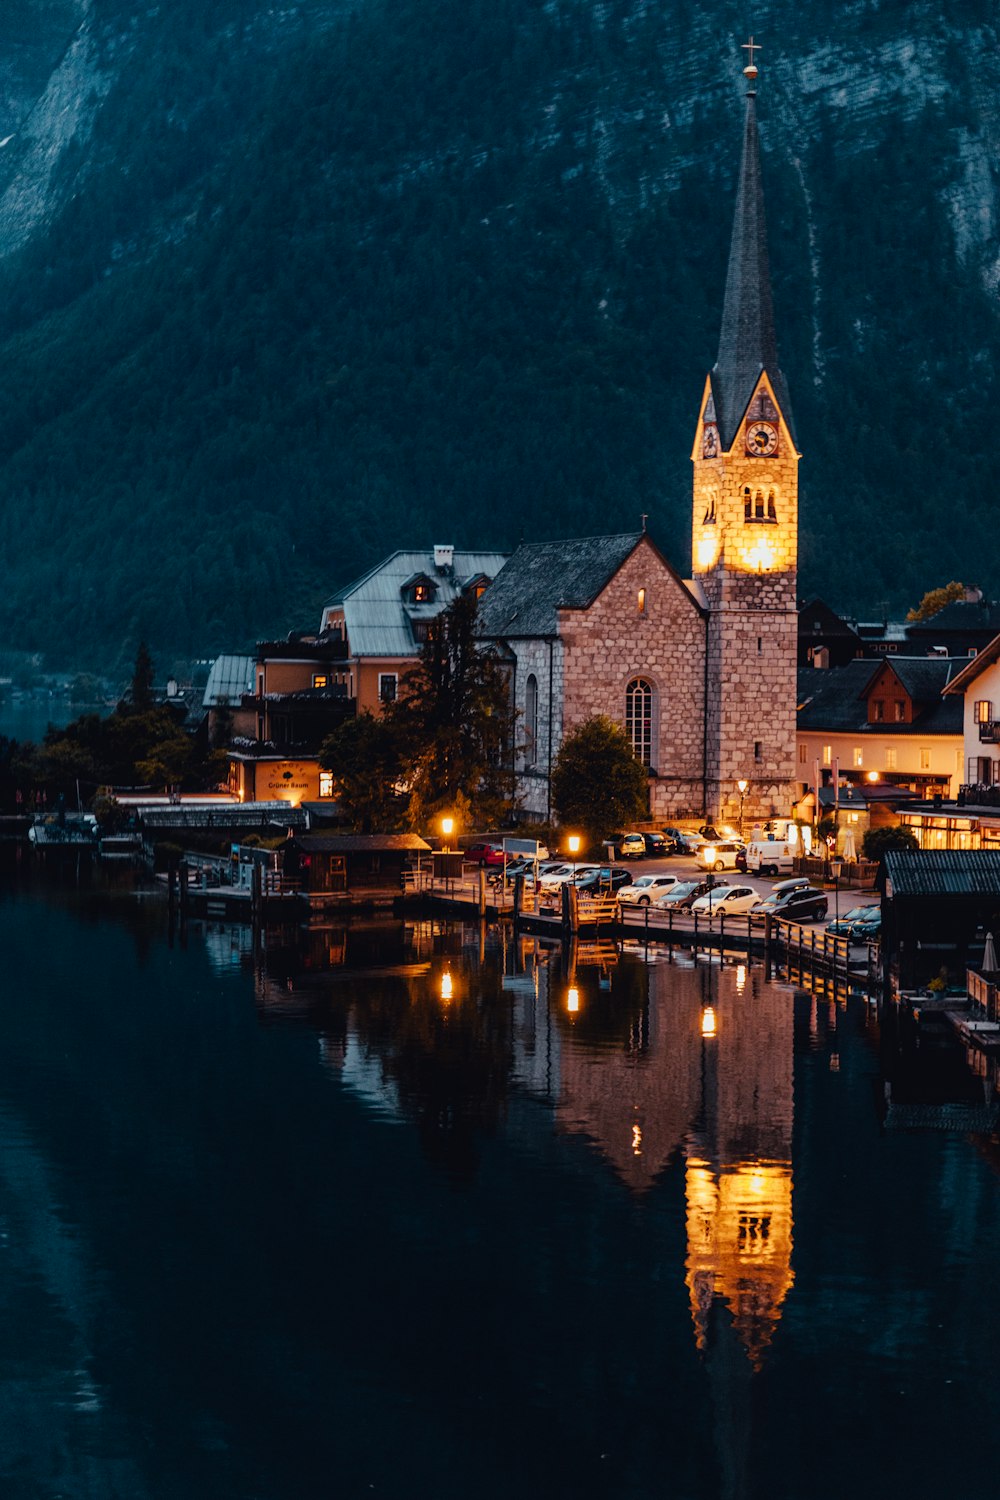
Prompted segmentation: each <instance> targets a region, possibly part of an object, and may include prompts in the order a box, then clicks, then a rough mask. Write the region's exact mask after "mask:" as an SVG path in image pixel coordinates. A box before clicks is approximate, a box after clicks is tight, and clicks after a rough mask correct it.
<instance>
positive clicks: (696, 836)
mask: <svg viewBox="0 0 1000 1500" xmlns="http://www.w3.org/2000/svg"><path fill="white" fill-rule="evenodd" d="M681 843H682V844H683V845H684V852H685V854H697V852H698V850H699V849H700V848H701V846H702V844H707V843H708V840H707V839H706V837H705V835H704V834H703V833H682V834H681Z"/></svg>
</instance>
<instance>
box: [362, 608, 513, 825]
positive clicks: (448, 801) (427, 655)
mask: <svg viewBox="0 0 1000 1500" xmlns="http://www.w3.org/2000/svg"><path fill="white" fill-rule="evenodd" d="M476 609H477V601H476V599H475V598H473V597H472V596H468V597H466V596H462V595H460V596H459V597H458V598H457V599H455V600H454V601H453V602H452V603H451V604H450V605H449V606H448V608H447V609H446V610H445V611H444V612H443V614H440V615H439V616H438V617H437V619H436V620H434V621H433V622H432V625H431V628H430V632H429V635H428V639H427V641H426V643H425V645H424V647H423V649H422V651H421V653H420V660H419V662H418V663H417V665H416V667H414V669H413V671H412V672H410V674H409V675H408V677H407V678H406V680H405V683H404V684H403V692H402V695H401V697H400V698H399V700H398V701H397V702H396V703H395V704H394V705H392V707H391V708H389V709H387V714H386V717H387V718H388V719H390V720H391V722H392V723H393V725H394V727H396V728H397V729H398V730H399V732H400V735H401V743H402V746H403V755H404V760H405V763H406V771H407V780H408V782H409V785H410V810H409V819H410V824H411V826H412V827H418V826H426V824H427V822H428V821H429V820H430V819H432V818H433V817H434V816H436V814H437V813H439V812H444V811H454V810H455V809H456V808H458V807H465V806H468V809H469V813H468V815H469V817H471V818H472V819H474V820H476V821H487V822H492V821H494V820H497V819H499V818H502V817H504V816H509V814H510V812H511V811H512V809H513V804H514V774H513V770H512V767H511V750H512V744H513V737H514V713H513V710H512V708H511V703H510V689H509V683H508V678H507V671H506V668H505V667H504V665H503V663H502V662H501V660H500V657H499V656H498V655H497V653H496V651H495V650H494V649H493V648H492V647H485V646H483V645H482V643H481V642H479V641H477V640H476V635H475V624H476Z"/></svg>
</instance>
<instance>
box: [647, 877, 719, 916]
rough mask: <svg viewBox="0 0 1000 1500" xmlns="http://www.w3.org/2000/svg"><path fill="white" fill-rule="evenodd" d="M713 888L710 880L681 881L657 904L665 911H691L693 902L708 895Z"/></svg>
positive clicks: (661, 897) (659, 899) (660, 898)
mask: <svg viewBox="0 0 1000 1500" xmlns="http://www.w3.org/2000/svg"><path fill="white" fill-rule="evenodd" d="M711 888H712V883H711V881H708V880H681V881H678V883H677V885H672V886H671V887H670V889H669V891H667V892H665V894H664V895H662V896H660V897H659V898H658V900H657V902H656V904H657V906H660V907H662V908H663V910H664V911H669V910H671V908H672V909H673V910H674V911H690V909H691V904H692V902H694V901H697V899H698V897H699V896H705V895H707V894H708V892H709V891H710V890H711Z"/></svg>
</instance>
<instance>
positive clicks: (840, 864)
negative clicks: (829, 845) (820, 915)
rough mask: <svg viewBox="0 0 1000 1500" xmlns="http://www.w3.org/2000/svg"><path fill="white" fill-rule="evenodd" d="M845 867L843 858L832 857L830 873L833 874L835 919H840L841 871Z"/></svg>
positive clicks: (837, 920)
mask: <svg viewBox="0 0 1000 1500" xmlns="http://www.w3.org/2000/svg"><path fill="white" fill-rule="evenodd" d="M843 868H844V861H843V860H842V859H831V861H830V874H831V875H832V876H833V915H834V921H836V922H839V921H840V872H841V870H842V869H843Z"/></svg>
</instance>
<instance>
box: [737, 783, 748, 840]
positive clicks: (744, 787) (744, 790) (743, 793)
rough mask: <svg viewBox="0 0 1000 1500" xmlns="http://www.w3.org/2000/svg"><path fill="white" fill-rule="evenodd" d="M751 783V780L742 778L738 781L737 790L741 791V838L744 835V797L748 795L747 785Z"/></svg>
mask: <svg viewBox="0 0 1000 1500" xmlns="http://www.w3.org/2000/svg"><path fill="white" fill-rule="evenodd" d="M749 785H750V783H749V781H744V780H742V779H741V780H739V781H738V782H737V783H736V790H737V791H738V792H739V794H740V838H741V839H742V837H743V798H744V797H745V796H746V794H747V787H748V786H749Z"/></svg>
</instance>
